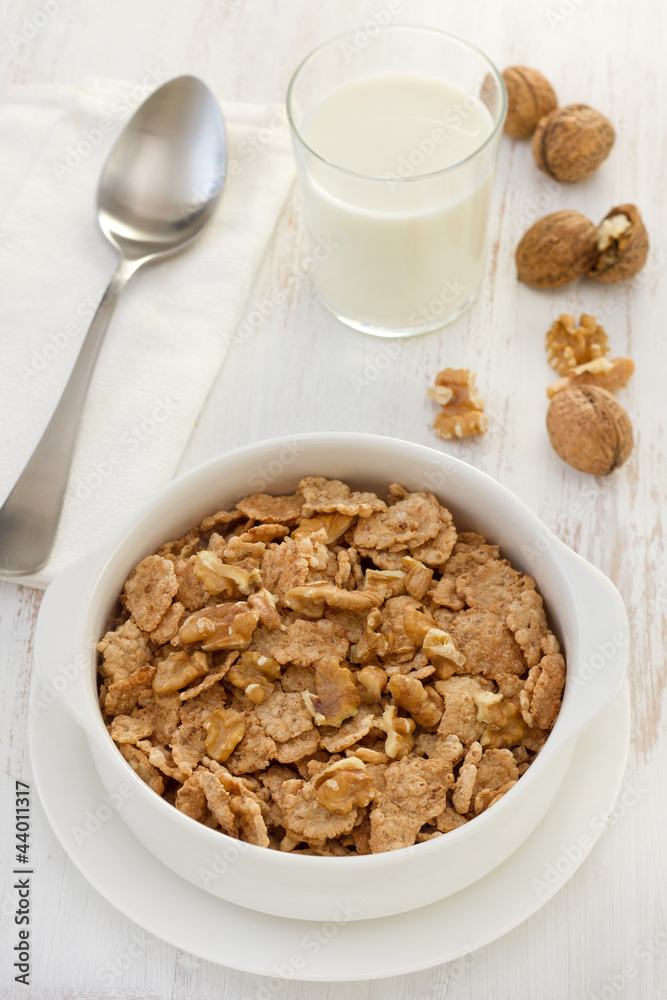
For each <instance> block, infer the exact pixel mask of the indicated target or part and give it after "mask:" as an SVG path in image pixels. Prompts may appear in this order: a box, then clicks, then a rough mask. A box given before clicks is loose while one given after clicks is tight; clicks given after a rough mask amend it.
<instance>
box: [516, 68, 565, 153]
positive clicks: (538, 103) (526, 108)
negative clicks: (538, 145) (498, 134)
mask: <svg viewBox="0 0 667 1000" xmlns="http://www.w3.org/2000/svg"><path fill="white" fill-rule="evenodd" d="M503 80H504V81H505V86H506V87H507V118H506V119H505V126H504V128H503V131H504V132H506V133H507V135H511V136H512V138H513V139H527V138H528V137H529V136H531V135H532V134H533V132H534V131H535V126H536V125H537V123H538V122H539V120H540V118H543V117H544V116H545V115H548V114H549V112H550V111H553V110H554V109H555V108H557V107H558V100H557V99H556V95H555V93H554V89H553V87H552V86H551V84H550V83H549V81H548V80H547V79H546V77H544V76H542V74H541V73H540V72H539V71H538V70H536V69H530V67H528V66H508V68H507V69H505V70H503Z"/></svg>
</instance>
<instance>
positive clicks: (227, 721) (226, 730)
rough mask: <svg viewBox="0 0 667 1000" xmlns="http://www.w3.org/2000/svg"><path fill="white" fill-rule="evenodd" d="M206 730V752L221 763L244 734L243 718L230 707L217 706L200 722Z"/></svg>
mask: <svg viewBox="0 0 667 1000" xmlns="http://www.w3.org/2000/svg"><path fill="white" fill-rule="evenodd" d="M202 725H203V727H204V729H205V730H206V753H207V754H208V756H209V757H211V758H212V759H213V760H217V761H218V762H219V763H222V762H223V761H225V760H228V759H229V757H230V756H231V753H232V751H233V750H234V748H235V747H236V745H237V744H238V743H240V742H241V740H242V739H243V737H244V735H245V729H246V725H245V719H244V718H243V715H242V714H241V713H240V712H235V711H234V710H233V709H231V708H219V709H218V710H217V711H215V712H213V714H212V715H209V717H208V718H207V719H204V721H203V722H202Z"/></svg>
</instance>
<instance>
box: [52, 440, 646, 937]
mask: <svg viewBox="0 0 667 1000" xmlns="http://www.w3.org/2000/svg"><path fill="white" fill-rule="evenodd" d="M306 475H324V476H328V477H335V478H340V479H343V480H344V481H345V482H347V483H349V484H350V485H351V486H353V487H355V488H357V489H367V490H375V491H377V492H378V493H379V494H380V495H382V494H383V493H385V491H386V489H387V486H388V485H389V483H390V482H393V481H397V482H400V483H402V484H403V485H404V486H405V487H406V488H407V489H410V490H430V491H432V492H433V493H435V494H436V495H437V497H438V498H439V500H440V501H441V502H442V503H443V504H444V505H446V506H447V507H448V508H449V509H450V510H451V511H452V514H453V515H454V522H455V524H456V525H457V527H458V528H459V529H460V530H475V531H479V532H481V533H482V534H484V535H486V537H487V538H488V539H490V540H491V541H492V542H495V543H499V544H500V546H501V550H502V554H503V555H504V556H506V557H507V558H508V559H510V560H511V562H512V563H513V564H514V565H515V566H517V567H518V568H520V569H522V570H524V571H526V572H529V573H531V574H532V575H533V576H534V577H535V579H536V581H537V584H538V588H539V590H540V592H541V593H542V595H543V597H544V599H545V603H546V607H547V611H548V614H549V617H550V621H551V623H552V626H553V628H554V631H555V632H556V633H557V635H558V637H559V639H560V640H561V643H562V645H563V646H564V652H565V654H566V658H567V665H568V671H567V682H566V688H565V694H564V698H563V706H562V709H561V712H560V715H559V717H558V719H557V721H556V724H555V726H554V728H553V731H552V733H551V735H550V736H549V739H548V740H547V743H546V745H545V747H544V749H543V750H542V752H541V753H540V754H539V756H538V757H537V759H536V761H535V763H534V764H533V765H532V766H531V767H530V768H529V770H528V771H527V773H526V774H525V775H524V776H523V777H522V778H521V780H520V781H519V782H518V783H517V784H516V785H515V786H514V788H512V789H511V791H510V792H509V793H508V794H507V795H505V796H504V797H503V798H502V799H501V800H500V801H499V802H498V803H496V805H494V806H493V807H492V808H491V809H489V810H488V812H485V813H483V814H482V815H481V816H479V817H477V818H475V819H474V820H472V821H471V822H469V823H466V824H465V825H464V826H462V827H460V828H458V829H457V830H454V831H452V832H451V833H448V834H446V835H445V836H443V837H438V838H436V839H435V840H432V841H429V842H427V843H424V844H417V845H415V846H414V847H409V848H404V849H402V850H398V851H394V852H389V853H386V854H377V855H371V856H366V857H351V858H319V857H311V856H305V855H296V856H295V855H290V854H281V853H279V852H278V851H270V850H267V849H265V848H260V847H256V846H254V845H252V844H244V843H240V842H239V841H236V840H233V839H231V838H230V837H227V836H226V835H225V834H222V833H220V832H219V831H216V830H211V829H209V828H208V827H205V826H203V825H202V824H200V823H197V822H196V821H195V820H193V819H190V817H188V816H185V815H184V814H183V813H181V812H179V811H178V810H177V809H175V808H174V807H173V806H171V805H169V803H167V802H165V801H164V800H163V799H161V798H160V797H159V796H158V795H156V794H155V793H154V792H153V791H151V789H150V788H149V787H148V786H147V785H145V784H144V782H143V781H141V779H140V778H138V777H137V776H136V774H135V773H134V772H133V771H132V769H131V768H130V767H129V766H128V764H127V763H126V762H125V760H124V759H123V758H122V757H121V755H120V754H119V753H118V751H117V750H116V748H115V746H114V744H113V743H112V741H111V739H110V737H109V735H108V733H107V731H106V729H105V727H104V724H103V722H102V716H101V714H100V711H99V708H98V703H97V692H96V687H95V677H96V661H97V656H96V652H95V645H96V643H97V641H98V639H99V638H100V636H101V635H102V633H103V631H104V629H105V626H106V623H107V621H108V618H109V614H110V611H111V609H112V608H113V606H114V604H115V602H116V599H117V596H118V594H119V593H120V591H121V589H122V587H123V584H124V582H125V580H126V578H127V576H128V574H129V572H130V570H131V569H132V567H133V566H134V565H135V564H136V563H137V562H139V560H141V559H142V558H144V556H146V555H148V554H150V553H152V552H154V551H155V550H156V549H157V548H158V546H159V545H160V544H161V543H162V542H164V541H165V540H168V539H170V538H177V537H179V536H180V535H181V534H183V533H184V532H185V531H186V530H187V529H188V528H190V527H191V526H192V525H193V524H196V523H197V522H198V521H200V520H201V518H202V517H204V516H205V515H206V514H208V513H211V512H212V511H214V510H219V509H221V508H224V507H227V506H228V505H231V504H233V503H234V502H235V501H236V500H238V499H240V498H241V497H243V496H247V495H248V494H249V493H253V492H271V493H285V492H292V491H293V490H294V489H295V488H296V486H297V484H298V482H299V480H300V479H301V478H302V477H303V476H306ZM627 629H628V623H627V616H626V613H625V608H624V606H623V602H622V600H621V597H620V595H619V593H618V591H617V590H616V588H615V587H614V586H613V584H611V583H610V581H609V580H608V579H607V578H606V577H605V576H603V574H602V573H600V572H599V571H598V570H597V569H595V568H594V567H593V566H591V565H590V564H589V563H587V562H585V560H583V559H582V558H581V557H580V556H578V555H576V554H575V553H574V552H572V551H571V550H570V549H568V548H567V547H566V546H565V545H564V544H563V543H562V542H560V541H559V540H558V539H557V538H556V537H555V536H554V535H553V534H552V533H551V532H550V531H549V530H548V529H547V528H546V527H545V526H544V525H543V524H542V522H541V521H540V520H539V519H538V518H537V517H536V516H535V514H533V513H532V511H531V510H529V508H528V507H526V506H525V505H524V504H523V503H522V502H521V501H520V500H518V499H517V498H516V497H515V496H514V495H513V494H512V493H510V492H509V491H508V490H506V489H505V488H504V487H503V486H501V485H499V484H498V483H497V482H495V481H494V480H493V479H491V478H489V477H488V476H486V475H484V474H483V473H482V472H479V471H478V470H476V469H473V468H472V467H470V466H469V465H466V464H465V463H464V462H460V461H458V460H457V459H454V458H450V457H449V456H447V455H443V454H441V453H440V452H438V451H435V450H432V449H430V448H424V447H421V446H419V445H415V444H411V443H409V442H406V441H397V440H394V439H391V438H384V437H375V436H372V435H367V434H342V433H326V434H305V435H300V436H297V437H294V438H279V439H276V440H272V441H266V442H262V443H260V444H253V445H248V446H247V447H244V448H240V449H238V450H236V451H233V452H230V453H228V454H226V455H222V456H221V457H219V458H216V459H213V460H212V461H210V462H207V463H206V464H205V465H201V466H199V467H198V468H196V469H193V470H192V472H189V473H188V474H187V475H185V476H182V477H180V478H179V479H177V480H175V481H174V482H173V483H171V484H170V485H169V486H168V487H166V488H165V489H164V490H162V492H161V493H159V494H158V495H157V496H156V497H155V498H154V499H153V500H151V501H150V503H148V504H146V506H144V507H143V508H142V509H141V510H140V511H139V512H138V513H137V514H136V515H135V516H134V517H133V518H132V520H131V521H130V523H129V524H128V525H127V528H126V530H125V531H123V532H122V533H120V534H119V535H117V536H116V537H114V538H112V539H111V540H109V541H107V542H105V543H104V544H103V545H102V546H101V547H100V548H98V549H96V550H95V551H94V552H91V553H90V554H89V555H87V556H85V557H84V558H83V559H82V560H80V561H79V562H77V563H76V564H74V565H73V566H71V567H70V568H68V569H67V570H65V572H63V573H61V574H60V575H59V576H58V577H57V579H56V580H54V581H53V583H52V584H51V586H50V587H49V589H48V590H47V592H46V595H45V597H44V601H43V603H42V607H41V611H40V615H39V620H38V623H37V632H36V639H35V655H36V661H37V667H38V671H39V674H40V675H41V676H42V678H43V680H44V681H45V682H46V683H47V684H48V685H49V686H50V687H51V689H52V692H55V693H57V694H58V696H59V697H60V698H61V699H62V702H63V704H64V705H65V707H66V709H67V711H68V712H69V714H70V715H71V716H72V718H73V719H75V720H76V722H78V724H79V725H80V726H81V727H82V728H83V729H84V730H85V732H86V735H87V737H88V742H89V745H90V749H91V753H92V755H93V758H94V760H95V763H96V766H97V768H98V770H99V773H100V775H101V777H102V781H103V783H104V785H105V787H106V789H107V792H108V795H109V799H110V800H111V801H113V802H115V803H116V804H117V806H118V808H119V811H120V815H121V816H122V817H123V819H124V820H125V822H126V823H127V825H128V826H129V827H130V829H131V830H132V831H133V833H134V834H135V835H136V836H137V837H138V839H139V840H140V841H141V842H142V843H143V844H144V845H145V846H146V847H147V848H148V849H149V850H150V851H152V853H153V854H155V855H156V856H157V857H158V858H160V860H161V861H162V862H164V864H165V865H167V866H168V867H170V868H172V869H173V870H174V871H176V872H178V873H179V874H180V875H182V876H183V877H184V878H186V879H189V880H190V881H191V882H193V883H194V884H195V885H198V886H200V887H203V888H205V889H207V890H208V891H209V892H211V893H213V894H215V895H217V896H220V897H222V898H223V899H227V900H230V901H231V902H234V903H239V904H241V905H243V906H247V907H250V908H251V909H255V910H261V911H263V912H265V913H272V914H277V915H279V916H286V917H300V918H304V919H309V920H323V921H327V920H335V919H350V916H352V917H354V918H355V919H363V918H370V917H376V916H382V915H388V914H392V913H400V912H403V911H406V910H410V909H414V908H415V907H418V906H423V905H425V904H427V903H430V902H433V901H434V900H436V899H441V898H443V897H445V896H447V895H449V894H451V893H454V892H457V891H458V890H459V889H461V888H463V887H464V886H467V885H469V884H471V883H472V882H475V881H476V880H477V879H479V878H481V877H482V876H484V875H485V874H486V873H487V872H489V871H490V870H491V869H492V868H494V867H495V866H496V865H498V864H500V863H501V862H502V861H504V860H505V858H507V857H509V855H510V854H512V853H513V852H514V851H515V850H516V849H517V848H518V847H519V846H520V845H521V843H522V842H523V841H524V840H525V839H526V838H527V837H528V835H529V834H530V833H531V832H532V830H533V829H534V828H535V827H536V826H537V824H538V823H539V822H540V820H541V819H542V817H543V816H544V814H545V813H546V811H547V809H548V807H549V806H550V804H551V803H552V801H553V799H554V797H555V795H556V793H557V791H558V789H559V787H560V784H561V782H562V781H563V778H564V776H565V773H566V771H567V768H568V766H569V764H570V761H571V759H572V756H573V754H574V753H576V742H577V736H578V735H579V734H580V733H581V732H582V731H583V730H584V729H585V728H586V727H587V726H589V725H590V723H591V722H592V721H593V719H594V718H595V717H596V716H597V715H598V714H599V713H600V712H601V711H602V710H603V709H604V708H605V707H606V706H607V705H609V704H610V702H611V701H612V700H613V698H614V697H615V695H616V694H617V692H618V691H619V689H620V687H621V684H622V682H623V677H624V673H625V660H626V652H625V651H626V646H627V643H626V641H625V640H626V638H627Z"/></svg>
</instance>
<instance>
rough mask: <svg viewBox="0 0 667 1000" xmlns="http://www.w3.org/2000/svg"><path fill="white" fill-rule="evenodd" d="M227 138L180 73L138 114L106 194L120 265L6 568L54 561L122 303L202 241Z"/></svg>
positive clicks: (3, 556)
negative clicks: (87, 406)
mask: <svg viewBox="0 0 667 1000" xmlns="http://www.w3.org/2000/svg"><path fill="white" fill-rule="evenodd" d="M226 160H227V139H226V132H225V125H224V122H223V119H222V114H221V112H220V108H219V107H218V104H217V102H216V100H215V98H214V96H213V94H212V93H211V91H210V90H209V89H208V87H207V86H206V85H205V84H204V83H202V81H201V80H198V79H197V78H196V77H194V76H180V77H177V78H176V79H174V80H170V81H169V82H168V83H165V84H164V86H162V87H160V88H159V89H158V90H156V91H155V92H154V93H153V94H151V96H150V97H149V98H148V100H146V101H145V102H144V103H143V104H142V105H141V107H140V108H139V109H138V110H137V111H136V112H135V114H134V116H133V117H132V118H131V119H130V121H129V122H128V123H127V125H126V126H125V129H124V130H123V132H122V134H121V135H120V136H119V137H118V140H117V142H116V144H115V146H114V148H113V149H112V151H111V153H110V155H109V158H108V160H107V162H106V164H105V166H104V170H103V171H102V176H101V177H100V181H99V186H98V191H97V210H98V217H99V223H100V226H101V227H102V232H103V233H104V235H105V236H106V237H107V239H108V240H110V241H111V243H113V245H114V246H115V247H116V248H117V249H118V251H119V253H120V262H119V264H118V267H117V269H116V273H115V274H114V276H113V278H112V279H111V282H110V284H109V287H108V288H107V290H106V292H105V293H104V296H103V297H102V301H101V302H100V304H99V307H98V309H97V312H96V314H95V316H94V318H93V321H92V323H91V325H90V329H89V331H88V334H87V335H86V339H85V341H84V343H83V346H82V347H81V351H80V353H79V357H78V358H77V361H76V364H75V365H74V368H73V370H72V374H71V375H70V377H69V381H68V382H67V385H66V386H65V390H64V392H63V394H62V397H61V399H60V402H59V403H58V406H57V407H56V409H55V412H54V414H53V416H52V417H51V420H50V422H49V424H48V426H47V428H46V430H45V431H44V434H43V435H42V438H41V440H40V442H39V444H38V445H37V447H36V448H35V450H34V452H33V454H32V457H31V458H30V461H29V462H28V464H27V465H26V467H25V469H24V470H23V472H22V473H21V476H20V478H19V479H18V481H17V483H16V485H15V486H14V489H13V490H12V492H11V493H10V494H9V497H8V498H7V500H6V501H5V503H4V505H3V507H2V509H0V571H2V572H3V573H5V574H17V575H18V574H22V573H32V572H35V571H36V570H38V569H41V567H42V566H43V565H44V564H45V562H46V561H47V559H48V557H49V554H50V552H51V549H52V548H53V542H54V539H55V535H56V530H57V527H58V521H59V519H60V512H61V510H62V506H63V501H64V498H65V488H66V486H67V479H68V476H69V470H70V465H71V461H72V453H73V451H74V444H75V441H76V434H77V429H78V426H79V418H80V416H81V410H82V408H83V404H84V401H85V399H86V394H87V392H88V386H89V384H90V379H91V376H92V374H93V370H94V368H95V362H96V360H97V356H98V354H99V350H100V347H101V345H102V340H103V339H104V334H105V333H106V329H107V326H108V325H109V320H110V319H111V315H112V313H113V310H114V307H115V305H116V302H117V301H118V296H119V295H120V293H121V292H122V290H123V288H124V287H125V285H126V284H127V282H128V281H129V280H130V278H131V277H132V275H133V274H134V273H135V271H137V270H138V269H139V268H140V267H142V266H143V265H144V264H147V263H148V262H149V261H154V260H158V259H159V258H161V257H166V256H167V255H168V254H172V253H175V252H176V251H177V250H181V249H182V248H183V247H185V246H187V244H188V243H191V242H192V241H193V240H194V239H196V238H197V236H198V235H199V233H200V232H201V231H202V229H203V228H204V226H205V225H206V223H207V222H208V220H209V219H210V218H211V215H212V214H213V210H214V209H215V206H216V204H217V201H218V198H219V197H220V192H221V190H222V185H223V183H224V179H225V169H226Z"/></svg>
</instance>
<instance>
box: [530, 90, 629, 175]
mask: <svg viewBox="0 0 667 1000" xmlns="http://www.w3.org/2000/svg"><path fill="white" fill-rule="evenodd" d="M614 138H615V132H614V126H613V125H612V124H611V122H610V121H609V119H608V118H605V116H604V115H602V114H600V112H599V111H595V110H594V109H593V108H589V107H588V105H587V104H568V105H567V106H566V107H564V108H557V109H556V110H555V111H552V112H551V113H550V114H548V115H546V116H545V117H544V118H542V119H541V120H540V121H539V122H538V125H537V128H536V129H535V133H534V135H533V139H532V150H533V156H534V157H535V162H536V163H537V165H538V167H539V168H540V170H543V171H544V172H545V173H546V174H549V175H550V176H551V177H553V178H554V179H555V180H557V181H560V182H562V183H565V184H571V183H574V182H575V181H582V180H583V179H584V178H585V177H588V176H589V175H590V174H592V173H593V171H594V170H596V169H597V168H598V167H599V166H600V164H601V163H602V161H603V160H604V159H606V157H607V156H608V155H609V151H610V150H611V147H612V146H613V145H614Z"/></svg>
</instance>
